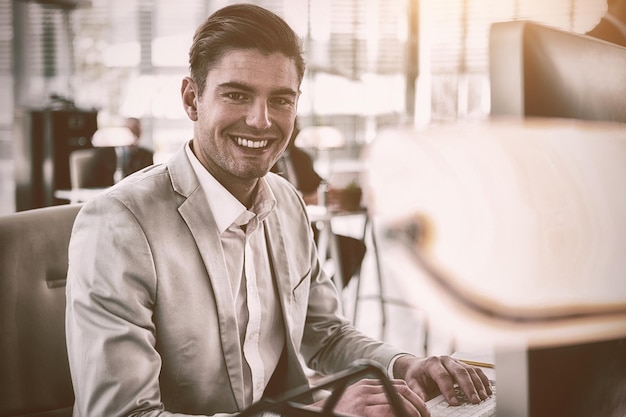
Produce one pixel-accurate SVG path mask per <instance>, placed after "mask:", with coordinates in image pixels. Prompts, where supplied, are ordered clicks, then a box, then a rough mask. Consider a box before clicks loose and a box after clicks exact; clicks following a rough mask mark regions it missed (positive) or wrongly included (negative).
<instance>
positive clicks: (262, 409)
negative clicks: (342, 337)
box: [237, 361, 406, 417]
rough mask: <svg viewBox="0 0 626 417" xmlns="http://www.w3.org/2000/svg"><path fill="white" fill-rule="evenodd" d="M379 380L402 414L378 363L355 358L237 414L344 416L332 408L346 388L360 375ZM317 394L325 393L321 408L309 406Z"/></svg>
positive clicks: (245, 416)
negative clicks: (343, 367) (309, 383)
mask: <svg viewBox="0 0 626 417" xmlns="http://www.w3.org/2000/svg"><path fill="white" fill-rule="evenodd" d="M366 377H367V378H375V379H378V380H379V381H380V382H381V383H382V385H383V387H384V389H385V394H386V395H387V399H388V401H389V404H390V405H391V409H392V411H393V412H394V416H396V417H405V416H406V412H405V411H404V408H403V407H402V400H401V399H400V396H399V395H398V393H397V392H396V391H395V389H394V388H393V385H392V383H391V381H390V380H389V378H388V377H387V375H386V372H385V371H384V370H383V369H381V368H380V367H379V366H378V365H376V364H374V363H371V362H369V361H357V362H356V363H354V364H353V365H352V366H350V367H349V368H348V369H346V370H344V371H342V372H338V373H336V374H334V375H331V376H329V377H327V378H325V379H324V380H321V381H319V382H318V383H317V384H316V385H315V386H314V387H312V388H309V387H301V388H296V389H293V390H291V391H288V392H287V393H285V394H283V395H281V396H279V397H276V398H268V397H265V398H262V399H261V400H259V401H258V402H257V403H255V404H252V405H251V406H250V407H248V409H246V410H244V411H243V412H241V413H240V414H238V415H237V416H238V417H253V416H258V415H280V416H282V417H308V416H325V417H343V416H345V414H341V413H338V412H336V411H335V410H334V408H335V406H336V405H337V403H338V401H339V400H340V399H341V396H342V395H343V393H344V392H345V390H346V388H348V386H350V385H351V384H352V383H354V382H356V381H358V380H359V379H362V378H366ZM316 393H324V394H323V395H324V396H326V400H325V401H324V406H323V407H322V409H321V410H320V409H315V408H311V407H310V406H309V403H310V401H311V399H312V398H313V397H314V396H315V394H316ZM346 417H347V416H346Z"/></svg>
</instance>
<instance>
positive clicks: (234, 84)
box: [218, 81, 298, 96]
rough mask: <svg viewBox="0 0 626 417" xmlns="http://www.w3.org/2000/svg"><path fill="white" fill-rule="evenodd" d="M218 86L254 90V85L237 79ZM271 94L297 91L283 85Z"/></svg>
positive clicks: (286, 93) (293, 94)
mask: <svg viewBox="0 0 626 417" xmlns="http://www.w3.org/2000/svg"><path fill="white" fill-rule="evenodd" d="M218 88H220V89H229V88H232V89H236V90H242V91H248V92H254V90H255V89H254V87H252V86H250V85H248V84H245V83H241V82H238V81H228V82H225V83H222V84H219V85H218ZM272 94H274V95H279V96H282V95H289V96H297V95H298V92H297V91H294V90H293V89H291V88H289V87H284V88H279V89H277V90H274V91H273V92H272Z"/></svg>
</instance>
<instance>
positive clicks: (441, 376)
mask: <svg viewBox="0 0 626 417" xmlns="http://www.w3.org/2000/svg"><path fill="white" fill-rule="evenodd" d="M393 372H394V375H395V376H396V377H397V378H402V379H403V380H404V381H406V383H407V384H408V386H409V388H411V391H413V392H415V393H417V394H418V395H419V396H420V397H421V398H422V399H423V400H424V401H428V400H429V399H431V398H432V397H434V396H436V395H438V394H439V393H440V392H441V393H442V394H443V395H444V397H445V398H446V400H447V401H448V404H450V405H458V404H459V400H458V399H457V397H456V395H455V393H454V384H455V383H456V384H458V386H459V387H460V388H461V390H463V392H464V393H465V395H466V397H467V398H468V399H469V401H471V402H472V403H474V404H478V403H480V402H481V401H482V400H484V399H486V398H487V397H489V396H490V395H492V394H493V392H492V390H491V385H490V384H489V378H487V376H486V375H485V374H484V373H483V371H482V370H481V369H479V368H476V367H474V366H470V365H466V364H464V363H463V362H460V361H458V360H456V359H453V358H451V357H450V356H431V357H428V358H424V359H418V358H416V357H414V356H411V355H404V356H401V357H400V358H398V359H397V360H396V363H395V364H394V366H393Z"/></svg>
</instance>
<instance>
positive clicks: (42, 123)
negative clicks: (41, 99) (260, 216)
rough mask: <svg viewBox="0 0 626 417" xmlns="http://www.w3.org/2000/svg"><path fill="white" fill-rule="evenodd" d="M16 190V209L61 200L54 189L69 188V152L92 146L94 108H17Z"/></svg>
mask: <svg viewBox="0 0 626 417" xmlns="http://www.w3.org/2000/svg"><path fill="white" fill-rule="evenodd" d="M16 119H17V120H16V123H15V127H16V132H15V142H14V154H15V186H16V187H15V188H16V189H15V191H16V208H17V211H22V210H29V209H33V208H40V207H47V206H51V205H55V204H60V203H63V202H62V201H59V200H57V199H56V198H55V197H54V192H55V190H59V189H69V188H70V168H69V156H70V153H71V152H73V151H74V150H77V149H85V148H90V147H91V137H92V135H93V134H94V132H95V131H96V129H97V112H96V111H91V110H79V109H74V108H63V109H56V108H50V109H47V108H46V109H26V110H21V111H17V112H16Z"/></svg>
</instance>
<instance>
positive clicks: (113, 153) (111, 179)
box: [85, 117, 154, 188]
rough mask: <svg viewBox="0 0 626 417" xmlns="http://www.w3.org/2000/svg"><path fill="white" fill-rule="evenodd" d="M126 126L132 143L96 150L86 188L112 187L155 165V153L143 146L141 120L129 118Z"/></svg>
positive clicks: (88, 173) (87, 176) (88, 172)
mask: <svg viewBox="0 0 626 417" xmlns="http://www.w3.org/2000/svg"><path fill="white" fill-rule="evenodd" d="M124 126H125V127H126V128H127V129H128V130H130V131H131V133H132V136H133V138H134V139H133V141H132V143H129V144H127V145H125V146H101V147H96V148H94V149H95V150H96V154H95V155H94V157H93V159H92V163H91V164H90V165H89V168H88V171H87V173H86V179H85V184H86V187H89V188H105V187H110V186H112V185H113V184H115V183H117V182H119V181H120V180H121V179H122V178H125V177H127V176H129V175H130V174H133V173H135V172H137V171H139V170H141V169H143V168H146V167H148V166H150V165H152V164H154V152H153V151H151V150H150V149H147V148H145V147H143V146H141V134H142V130H141V120H139V119H138V118H135V117H129V118H127V119H126V121H125V125H124Z"/></svg>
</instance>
